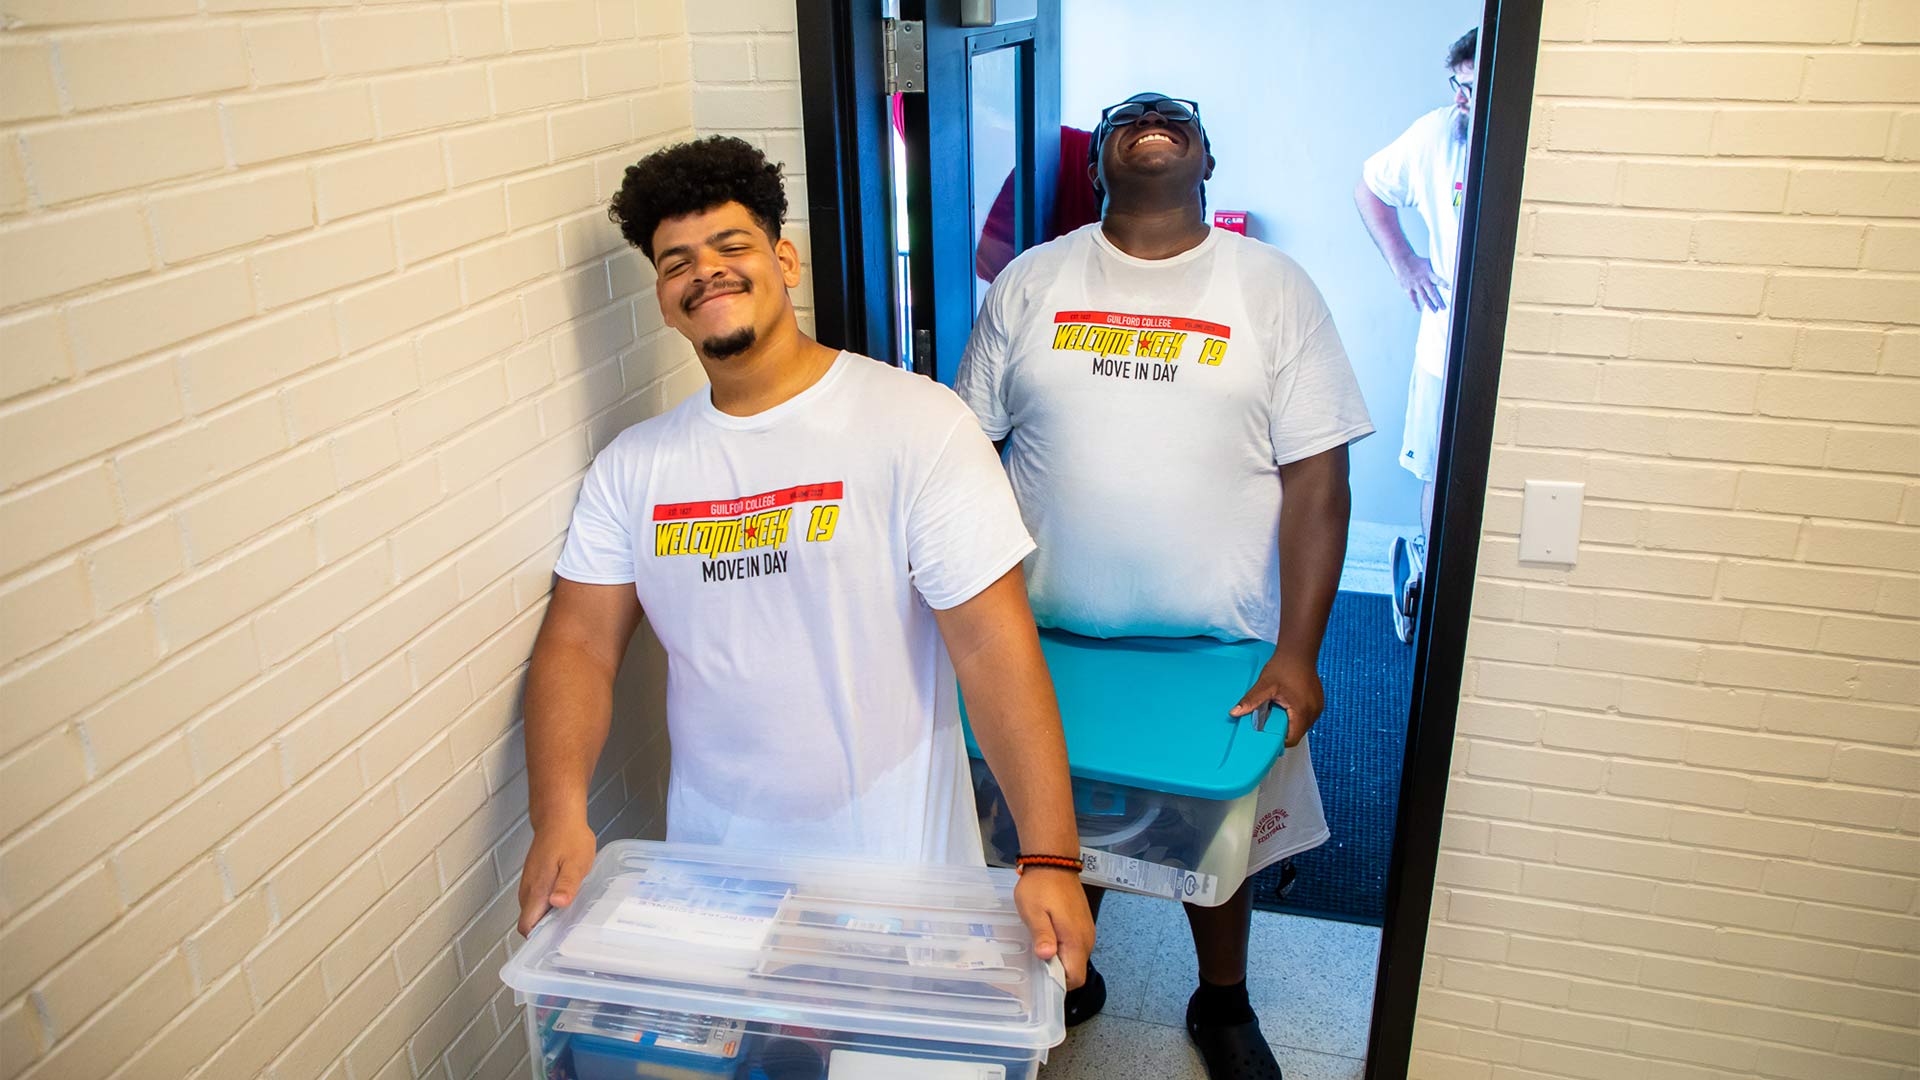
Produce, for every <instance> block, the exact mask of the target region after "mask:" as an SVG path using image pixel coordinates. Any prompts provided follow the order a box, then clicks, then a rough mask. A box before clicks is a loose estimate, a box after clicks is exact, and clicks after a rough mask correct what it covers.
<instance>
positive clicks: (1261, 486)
mask: <svg viewBox="0 0 1920 1080" xmlns="http://www.w3.org/2000/svg"><path fill="white" fill-rule="evenodd" d="M1213 168H1214V158H1213V155H1212V153H1211V145H1210V142H1209V140H1208V138H1207V133H1206V129H1205V128H1204V127H1203V126H1202V124H1201V121H1200V111H1199V106H1198V105H1196V104H1195V103H1193V102H1191V101H1187V100H1184V99H1179V98H1171V97H1168V96H1166V95H1163V94H1158V93H1145V94H1136V95H1134V96H1133V97H1131V98H1128V99H1127V100H1126V101H1123V102H1120V103H1118V104H1116V105H1113V106H1110V107H1108V108H1107V109H1106V110H1104V111H1103V113H1102V116H1101V121H1100V125H1099V127H1098V128H1097V129H1096V130H1095V131H1094V134H1093V138H1092V139H1091V141H1090V144H1089V147H1088V160H1087V170H1088V176H1089V178H1090V179H1091V180H1092V181H1093V184H1094V188H1095V191H1096V192H1097V193H1098V194H1099V196H1100V198H1101V200H1102V201H1101V218H1100V220H1099V221H1098V222H1096V223H1094V224H1091V225H1087V226H1084V227H1082V228H1080V229H1078V230H1075V231H1074V232H1072V233H1069V234H1067V235H1066V236H1063V237H1061V238H1059V239H1057V240H1053V241H1051V242H1049V243H1046V244H1042V245H1040V246H1039V247H1036V248H1034V249H1032V250H1031V251H1028V252H1025V253H1023V254H1022V255H1020V256H1019V257H1018V258H1016V259H1015V260H1014V261H1013V262H1012V263H1011V264H1010V265H1008V267H1007V268H1006V270H1005V271H1004V272H1002V273H1001V275H1000V276H999V277H998V278H997V279H996V280H995V281H994V284H993V287H992V288H991V289H990V290H989V291H988V293H987V296H986V299H985V301H984V303H983V305H982V307H981V310H980V314H979V316H978V319H977V321H976V322H975V324H974V330H973V337H972V339H971V340H970V341H969V343H968V346H967V351H966V354H965V356H964V357H963V359H962V360H961V364H960V372H959V375H958V378H957V379H956V381H955V389H956V390H958V391H959V393H960V396H961V398H962V399H963V400H965V401H966V402H967V404H968V405H970V406H972V408H973V411H974V413H975V415H976V416H978V417H979V419H980V424H981V427H982V428H984V429H985V431H986V433H987V435H988V436H989V437H990V438H992V439H994V440H995V442H996V444H998V445H1001V446H1002V447H1003V449H1004V450H1005V452H1006V464H1007V472H1008V475H1009V476H1010V477H1011V479H1012V481H1013V490H1014V495H1015V497H1016V498H1017V499H1018V500H1019V503H1020V511H1021V516H1022V517H1023V518H1024V519H1025V521H1026V524H1027V528H1028V531H1030V532H1031V533H1032V534H1033V535H1034V538H1035V540H1036V541H1037V543H1038V548H1037V550H1036V551H1035V552H1034V554H1033V555H1031V556H1029V557H1028V560H1027V571H1028V576H1027V582H1028V592H1029V595H1030V597H1031V598H1032V601H1033V610H1034V615H1035V617H1036V618H1037V619H1038V620H1039V622H1040V625H1042V626H1045V627H1051V628H1057V629H1060V630H1065V631H1068V632H1071V633H1076V634H1082V635H1087V636H1090V637H1125V636H1136V635H1144V636H1157V637H1195V636H1207V637H1215V638H1219V639H1222V640H1229V641H1234V640H1252V639H1259V640H1262V641H1269V642H1273V643H1274V650H1273V656H1272V659H1271V660H1270V661H1269V662H1268V663H1267V664H1266V666H1265V668H1264V669H1263V670H1262V672H1261V674H1260V676H1259V678H1258V680H1257V681H1256V682H1255V683H1254V685H1253V686H1252V687H1251V688H1249V689H1248V690H1247V692H1246V693H1245V694H1244V695H1242V696H1241V698H1240V699H1239V701H1237V702H1233V701H1222V702H1220V703H1219V706H1220V714H1221V718H1222V720H1223V721H1225V720H1226V719H1227V718H1228V717H1230V716H1231V717H1236V718H1237V717H1241V716H1245V715H1247V714H1249V713H1252V712H1255V711H1256V710H1260V709H1264V708H1267V707H1269V706H1271V705H1279V706H1282V707H1284V708H1285V709H1286V723H1287V736H1286V742H1287V745H1288V746H1289V747H1291V749H1289V750H1288V751H1287V752H1286V753H1285V754H1284V755H1282V757H1281V759H1280V761H1279V763H1278V764H1277V765H1276V766H1275V771H1274V773H1273V774H1271V775H1270V776H1269V777H1268V779H1267V781H1266V783H1267V784H1269V785H1272V784H1275V783H1292V784H1295V785H1298V784H1299V783H1300V782H1301V781H1302V780H1304V785H1305V789H1306V790H1307V791H1312V790H1313V781H1312V769H1313V765H1312V761H1311V759H1310V758H1309V756H1308V753H1307V744H1306V742H1305V741H1304V740H1305V736H1306V734H1307V729H1308V728H1310V727H1312V726H1313V723H1314V721H1315V720H1316V719H1318V717H1319V715H1320V711H1321V708H1322V705H1323V697H1322V689H1321V685H1320V679H1319V676H1318V674H1317V672H1316V666H1317V660H1318V657H1319V652H1320V639H1321V636H1322V634H1323V633H1324V632H1325V630H1326V624H1327V615H1328V613H1329V611H1330V610H1331V609H1332V606H1333V597H1334V593H1335V591H1336V590H1337V589H1338V587H1339V581H1340V567H1341V561H1342V559H1343V558H1344V556H1345V553H1346V542H1347V514H1348V504H1349V501H1350V500H1349V491H1348V487H1347V444H1348V443H1350V442H1352V441H1353V440H1355V439H1358V438H1360V437H1361V436H1364V435H1366V434H1367V433H1368V432H1370V431H1372V430H1373V426H1372V424H1371V423H1369V422H1368V419H1367V411H1366V404H1365V402H1364V401H1363V400H1362V399H1361V396H1360V388H1359V384H1358V382H1357V381H1356V380H1355V378H1354V374H1353V369H1352V367H1351V366H1350V365H1349V364H1348V362H1347V356H1346V352H1345V350H1344V349H1343V348H1342V347H1341V344H1340V337H1339V335H1338V333H1337V332H1336V331H1335V330H1334V325H1333V320H1332V318H1331V317H1330V316H1329V314H1328V311H1327V306H1326V303H1325V301H1324V300H1322V299H1321V296H1320V292H1319V290H1318V289H1316V288H1315V287H1314V284H1313V282H1312V281H1311V280H1309V279H1308V277H1307V275H1306V273H1305V272H1304V271H1302V270H1301V269H1300V267H1299V266H1298V265H1296V264H1295V263H1294V262H1293V260H1291V259H1289V258H1288V257H1287V256H1285V255H1283V254H1281V253H1280V252H1279V251H1278V250H1276V249H1274V248H1272V247H1269V246H1268V245H1266V244H1263V243H1260V242H1259V241H1257V240H1251V239H1248V238H1246V237H1243V236H1240V235H1238V234H1235V233H1231V232H1228V231H1226V230H1223V229H1213V228H1209V227H1208V224H1207V219H1206V212H1205V205H1206V194H1205V186H1204V185H1205V183H1206V181H1207V179H1208V178H1209V177H1210V176H1212V174H1213ZM1283 489H1284V491H1285V498H1284V500H1283V499H1282V497H1281V494H1282V490H1283ZM1277 715H1278V714H1276V719H1277ZM1166 737H1167V738H1168V739H1169V740H1178V739H1180V738H1181V737H1182V735H1181V732H1179V731H1173V730H1169V731H1168V732H1167V733H1166ZM1300 770H1304V775H1303V774H1302V773H1301V772H1300ZM1315 797H1316V798H1317V796H1315ZM1302 831H1305V830H1302ZM1325 838H1326V831H1325V827H1324V825H1320V826H1319V828H1318V831H1317V834H1316V835H1312V836H1303V837H1301V838H1300V842H1299V843H1296V844H1294V845H1292V846H1291V847H1289V848H1288V849H1287V850H1284V851H1281V850H1276V851H1274V852H1272V856H1271V857H1272V858H1279V857H1281V856H1282V855H1285V854H1290V853H1292V852H1294V851H1299V850H1304V848H1305V847H1311V846H1313V845H1314V844H1317V843H1319V842H1321V841H1323V840H1324V839H1325ZM1255 868H1256V869H1257V867H1255ZM1251 888H1252V886H1251V881H1249V882H1248V883H1247V884H1245V885H1242V886H1241V888H1240V889H1239V890H1238V891H1237V892H1236V893H1235V894H1234V895H1233V896H1232V897H1231V898H1230V899H1229V900H1228V901H1227V902H1226V903H1224V904H1222V905H1220V906H1218V907H1211V908H1206V907H1198V906H1194V905H1186V911H1187V919H1188V923H1189V925H1190V927H1191V929H1192V931H1193V941H1194V948H1195V952H1196V954H1197V958H1198V961H1199V969H1200V970H1199V974H1200V985H1199V988H1198V989H1197V990H1196V991H1195V992H1194V994H1193V996H1192V998H1191V999H1190V1000H1189V1002H1188V1004H1187V1032H1188V1034H1189V1036H1190V1037H1191V1038H1192V1039H1193V1041H1194V1043H1195V1044H1196V1045H1197V1046H1198V1047H1199V1049H1200V1052H1201V1056H1202V1057H1203V1058H1204V1059H1205V1061H1206V1063H1207V1072H1208V1075H1209V1076H1210V1077H1212V1078H1213V1080H1229V1078H1231V1080H1275V1078H1278V1077H1279V1076H1280V1069H1279V1065H1278V1064H1277V1063H1276V1062H1275V1061H1274V1058H1273V1053H1272V1051H1271V1050H1270V1049H1269V1048H1268V1046H1267V1042H1266V1039H1265V1038H1264V1037H1263V1036H1262V1035H1261V1033H1260V1024H1259V1021H1258V1019H1257V1018H1256V1017H1255V1015H1254V1012H1253V1009H1252V1006H1251V1004H1250V1003H1249V1000H1248V996H1247V985H1246V977H1247V935H1248V929H1249V926H1250V922H1251V916H1252V893H1251ZM1089 892H1090V893H1091V894H1092V895H1091V896H1090V899H1091V900H1092V902H1093V904H1094V906H1095V907H1096V909H1097V907H1098V903H1099V893H1098V890H1093V889H1090V890H1089ZM1104 993H1105V991H1104V980H1102V979H1101V978H1100V976H1099V973H1098V972H1097V971H1096V970H1095V969H1094V968H1093V966H1092V965H1089V966H1088V969H1087V984H1086V985H1085V986H1084V987H1082V988H1081V989H1080V990H1078V991H1075V992H1073V993H1070V994H1069V995H1068V1004H1067V1022H1068V1023H1069V1024H1074V1023H1078V1022H1080V1021H1083V1020H1085V1019H1087V1018H1088V1017H1090V1016H1092V1015H1093V1014H1094V1013H1096V1012H1098V1011H1099V1009H1100V1006H1101V1004H1102V1001H1103V999H1104Z"/></svg>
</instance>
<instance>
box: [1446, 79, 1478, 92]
mask: <svg viewBox="0 0 1920 1080" xmlns="http://www.w3.org/2000/svg"><path fill="white" fill-rule="evenodd" d="M1447 85H1448V86H1451V87H1453V92H1454V93H1456V94H1465V95H1467V96H1468V97H1472V96H1473V80H1471V79H1462V78H1461V77H1460V76H1458V75H1449V76H1447Z"/></svg>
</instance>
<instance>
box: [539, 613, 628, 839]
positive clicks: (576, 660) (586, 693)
mask: <svg viewBox="0 0 1920 1080" xmlns="http://www.w3.org/2000/svg"><path fill="white" fill-rule="evenodd" d="M525 715H526V740H527V804H528V806H527V808H528V813H529V815H530V816H531V818H532V821H533V827H534V828H535V829H536V830H537V829H539V828H541V827H542V826H543V825H544V824H546V823H547V822H551V821H563V820H570V819H578V820H582V821H584V820H585V819H586V813H587V789H588V786H589V785H590V784H591V783H592V780H593V769H594V765H595V764H596V763H597V762H598V761H599V760H600V749H601V747H603V746H604V745H605V744H606V741H607V729H608V726H609V724H610V722H611V719H612V716H613V679H612V676H611V673H609V672H607V671H606V670H605V669H604V667H603V665H601V664H600V663H598V662H597V661H595V660H594V659H593V658H592V657H591V656H590V655H589V654H587V653H585V652H584V651H582V650H579V649H575V648H572V647H570V646H569V645H568V644H567V643H565V642H547V641H542V642H540V643H539V644H537V645H536V646H535V647H534V653H533V663H532V664H531V665H530V666H529V668H528V670H527V694H526V708H525Z"/></svg>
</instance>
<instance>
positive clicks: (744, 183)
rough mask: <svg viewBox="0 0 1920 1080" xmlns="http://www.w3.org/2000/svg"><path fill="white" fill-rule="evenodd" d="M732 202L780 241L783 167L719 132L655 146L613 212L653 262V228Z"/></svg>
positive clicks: (631, 174)
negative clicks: (781, 174) (741, 207)
mask: <svg viewBox="0 0 1920 1080" xmlns="http://www.w3.org/2000/svg"><path fill="white" fill-rule="evenodd" d="M730 202H737V203H739V204H740V205H742V206H744V207H746V208H747V212H748V213H750V214H752V215H753V219H754V220H755V221H757V222H759V223H760V228H761V229H762V230H763V231H764V232H765V233H766V234H767V239H768V240H778V239H780V223H781V222H782V221H785V220H786V217H787V190H786V185H785V184H784V183H783V182H782V181H781V178H780V166H779V165H778V164H776V163H774V162H771V161H768V160H767V156H766V155H765V154H762V153H761V152H760V151H758V150H756V149H754V148H753V146H752V145H751V144H749V143H747V142H744V141H742V140H740V139H736V138H734V137H732V136H730V135H714V136H710V137H708V138H705V139H695V140H693V141H692V142H683V143H677V144H675V145H673V146H668V147H665V148H662V149H660V150H655V151H654V152H653V153H651V154H648V155H647V156H646V157H644V158H641V159H640V161H639V162H638V163H636V164H633V165H629V166H627V176H626V179H625V180H623V181H621V183H620V191H619V192H618V193H617V194H615V195H614V197H613V202H612V203H611V204H610V205H608V207H607V216H608V217H609V218H612V219H613V222H614V224H616V225H619V226H620V235H622V236H624V237H626V238H627V243H629V244H632V245H633V246H634V247H637V248H639V249H640V252H641V254H643V255H645V256H646V257H647V258H648V260H649V261H651V260H652V258H653V231H654V230H655V229H657V228H659V227H660V223H661V222H662V221H665V220H667V219H668V218H676V217H682V216H684V215H687V214H698V213H701V212H703V211H707V210H711V209H713V208H714V207H716V206H720V205H722V204H723V203H730Z"/></svg>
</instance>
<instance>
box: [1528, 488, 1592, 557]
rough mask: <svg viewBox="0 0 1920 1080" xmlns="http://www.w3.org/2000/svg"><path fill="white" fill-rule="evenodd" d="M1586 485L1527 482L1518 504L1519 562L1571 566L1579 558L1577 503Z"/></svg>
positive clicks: (1581, 497) (1583, 494) (1582, 495)
mask: <svg viewBox="0 0 1920 1080" xmlns="http://www.w3.org/2000/svg"><path fill="white" fill-rule="evenodd" d="M1586 492H1587V485H1585V484H1579V483H1574V482H1572V481H1568V480H1529V481H1527V490H1526V497H1525V498H1524V500H1522V502H1521V504H1520V561H1521V562H1531V563H1557V564H1559V565H1561V566H1572V565H1573V564H1574V562H1575V561H1576V560H1577V559H1578V558H1579V557H1580V503H1581V500H1582V499H1583V498H1585V497H1586Z"/></svg>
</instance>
